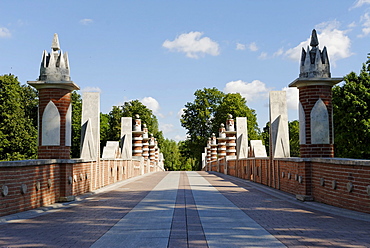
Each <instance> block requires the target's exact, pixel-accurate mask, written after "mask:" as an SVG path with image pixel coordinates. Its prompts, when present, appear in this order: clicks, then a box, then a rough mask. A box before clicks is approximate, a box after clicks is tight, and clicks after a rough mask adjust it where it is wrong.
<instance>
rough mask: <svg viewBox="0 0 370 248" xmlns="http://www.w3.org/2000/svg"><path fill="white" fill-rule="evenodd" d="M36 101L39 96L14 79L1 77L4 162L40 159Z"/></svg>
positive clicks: (0, 152) (0, 130) (0, 128)
mask: <svg viewBox="0 0 370 248" xmlns="http://www.w3.org/2000/svg"><path fill="white" fill-rule="evenodd" d="M35 99H37V93H36V92H35V91H34V90H33V89H32V88H31V87H30V86H21V85H20V83H19V81H18V79H17V77H15V76H14V75H10V74H9V75H3V76H0V123H1V126H0V160H6V161H9V160H24V159H33V158H36V154H37V126H35V123H37V117H36V114H35V112H34V111H35V108H37V100H35ZM36 113H37V112H36Z"/></svg>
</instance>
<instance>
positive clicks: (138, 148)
mask: <svg viewBox="0 0 370 248" xmlns="http://www.w3.org/2000/svg"><path fill="white" fill-rule="evenodd" d="M143 134H144V132H143V131H141V120H140V117H139V115H136V119H135V120H134V125H133V127H132V156H137V157H141V156H142V154H143Z"/></svg>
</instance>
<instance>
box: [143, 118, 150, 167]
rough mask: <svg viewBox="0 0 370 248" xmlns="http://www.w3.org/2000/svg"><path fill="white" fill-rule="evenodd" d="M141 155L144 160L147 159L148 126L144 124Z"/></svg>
mask: <svg viewBox="0 0 370 248" xmlns="http://www.w3.org/2000/svg"><path fill="white" fill-rule="evenodd" d="M143 126H144V128H143V132H144V134H143V157H144V159H145V160H148V159H149V136H148V128H147V127H146V124H144V125H143Z"/></svg>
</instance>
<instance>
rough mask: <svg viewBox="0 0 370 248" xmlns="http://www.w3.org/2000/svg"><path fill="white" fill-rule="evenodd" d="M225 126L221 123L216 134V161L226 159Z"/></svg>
mask: <svg viewBox="0 0 370 248" xmlns="http://www.w3.org/2000/svg"><path fill="white" fill-rule="evenodd" d="M225 131H226V129H225V125H224V124H223V123H222V124H221V127H220V128H219V133H218V142H217V143H218V148H217V156H218V159H222V158H224V157H226V133H225Z"/></svg>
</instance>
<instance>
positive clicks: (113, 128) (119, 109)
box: [104, 100, 164, 147]
mask: <svg viewBox="0 0 370 248" xmlns="http://www.w3.org/2000/svg"><path fill="white" fill-rule="evenodd" d="M137 114H138V115H139V116H140V119H141V123H142V124H146V125H147V128H148V132H149V133H150V134H153V136H154V137H155V138H156V139H157V141H158V146H159V147H161V144H162V143H163V141H164V138H163V133H162V131H159V129H158V126H159V125H158V119H157V117H156V116H155V115H154V114H153V112H152V111H151V110H150V109H149V108H148V107H146V106H145V105H144V104H142V103H141V102H140V101H139V100H133V101H130V102H125V103H124V104H123V105H122V106H113V108H112V110H111V111H110V112H109V114H108V126H109V128H108V129H109V130H108V131H107V135H106V136H104V139H106V140H105V141H107V140H119V139H120V138H121V137H120V135H121V117H132V118H133V119H135V115H137Z"/></svg>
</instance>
